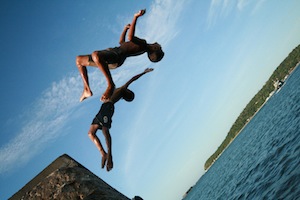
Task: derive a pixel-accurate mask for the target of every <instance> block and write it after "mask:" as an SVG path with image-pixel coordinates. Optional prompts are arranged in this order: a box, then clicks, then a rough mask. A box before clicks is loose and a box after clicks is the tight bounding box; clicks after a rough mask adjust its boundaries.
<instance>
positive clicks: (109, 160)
mask: <svg viewBox="0 0 300 200" xmlns="http://www.w3.org/2000/svg"><path fill="white" fill-rule="evenodd" d="M102 133H103V135H104V137H105V140H106V146H107V165H106V170H107V171H110V170H111V169H112V168H113V160H112V149H111V146H112V145H111V136H110V133H109V129H108V128H106V127H102Z"/></svg>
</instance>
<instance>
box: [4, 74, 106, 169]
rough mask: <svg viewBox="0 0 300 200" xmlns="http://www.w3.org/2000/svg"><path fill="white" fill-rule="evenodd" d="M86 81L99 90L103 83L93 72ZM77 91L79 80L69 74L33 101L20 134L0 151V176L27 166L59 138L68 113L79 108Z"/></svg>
mask: <svg viewBox="0 0 300 200" xmlns="http://www.w3.org/2000/svg"><path fill="white" fill-rule="evenodd" d="M90 80H91V82H95V85H98V86H99V88H100V87H101V86H100V85H101V83H103V81H102V80H99V74H98V73H97V71H94V72H93V73H91V74H90ZM102 87H103V85H102ZM81 91H82V81H81V78H80V76H79V75H73V74H70V75H68V76H67V77H65V78H63V79H62V80H60V81H58V82H53V83H52V85H51V86H50V87H49V88H48V89H46V90H45V91H44V92H43V94H42V95H41V97H39V98H37V100H36V101H35V103H34V104H33V106H32V107H30V108H29V109H28V112H25V113H23V114H22V116H23V117H22V120H24V119H25V120H24V121H23V124H24V126H23V127H21V128H20V132H19V133H18V134H17V135H16V137H15V138H13V139H11V141H9V142H8V143H7V144H6V145H4V146H2V147H1V148H0V160H1V165H0V174H2V173H5V172H6V171H9V170H10V169H12V168H13V167H14V166H16V165H15V163H18V166H20V165H22V164H24V163H26V162H28V161H29V160H30V159H31V158H32V157H33V156H34V155H36V154H37V153H38V152H40V150H41V149H43V148H44V147H45V145H46V143H48V142H49V141H52V140H55V139H56V138H57V137H58V136H59V135H61V130H62V128H63V127H64V126H65V125H66V122H67V121H68V119H70V116H69V115H70V113H72V110H73V109H75V108H76V107H77V106H78V105H79V99H78V98H79V96H80V94H81ZM24 116H26V117H24Z"/></svg>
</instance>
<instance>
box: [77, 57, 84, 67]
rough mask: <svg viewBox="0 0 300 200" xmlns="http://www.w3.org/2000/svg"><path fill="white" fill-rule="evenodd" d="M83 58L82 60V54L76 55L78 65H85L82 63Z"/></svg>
mask: <svg viewBox="0 0 300 200" xmlns="http://www.w3.org/2000/svg"><path fill="white" fill-rule="evenodd" d="M81 60H82V56H76V65H77V67H78V68H82V67H83V66H82V64H81V63H82V62H81Z"/></svg>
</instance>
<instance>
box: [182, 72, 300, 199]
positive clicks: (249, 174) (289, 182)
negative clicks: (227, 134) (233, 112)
mask: <svg viewBox="0 0 300 200" xmlns="http://www.w3.org/2000/svg"><path fill="white" fill-rule="evenodd" d="M196 199H197V200H198V199H201V200H206V199H209V200H215V199H220V200H221V199H224V200H230V199H250V200H252V199H271V200H277V199H284V200H290V199H292V200H294V199H295V200H296V199H300V66H298V67H297V69H296V70H295V71H294V72H293V74H292V75H291V76H290V77H289V78H288V80H287V81H286V83H285V85H284V86H283V87H282V89H281V90H280V91H279V92H278V93H277V94H275V95H273V96H272V98H271V99H270V100H269V101H268V102H267V103H266V104H265V106H264V107H263V108H262V109H261V110H260V111H259V112H258V113H257V114H256V116H255V117H254V118H253V119H252V120H251V121H250V122H249V124H248V125H247V126H246V127H245V129H244V130H243V131H242V132H241V133H240V134H239V136H238V137H237V138H236V139H235V140H234V141H233V142H232V143H231V145H230V146H229V147H228V148H227V150H226V151H225V152H224V153H223V154H222V155H221V157H220V158H219V159H218V160H217V161H216V162H215V164H214V165H213V166H212V167H211V168H210V169H209V170H208V172H207V173H206V174H204V175H203V176H202V177H201V178H200V179H199V181H198V182H197V183H196V185H195V186H194V187H193V189H192V190H191V191H190V193H189V194H188V195H187V196H186V198H185V199H184V200H196Z"/></svg>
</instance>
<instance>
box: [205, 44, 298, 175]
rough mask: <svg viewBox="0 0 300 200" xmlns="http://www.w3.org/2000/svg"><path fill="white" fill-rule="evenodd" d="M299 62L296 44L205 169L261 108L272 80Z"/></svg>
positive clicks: (280, 76)
mask: <svg viewBox="0 0 300 200" xmlns="http://www.w3.org/2000/svg"><path fill="white" fill-rule="evenodd" d="M299 62H300V45H298V46H297V47H296V48H295V49H293V51H292V52H291V53H290V54H289V55H288V56H287V57H286V58H285V59H284V60H283V61H282V63H281V64H280V65H279V66H278V67H277V68H276V70H275V71H274V72H273V74H272V75H271V77H270V78H269V80H268V81H267V82H266V83H265V85H264V86H263V87H262V89H261V90H260V91H259V92H258V93H257V94H256V95H255V96H254V97H253V98H252V99H251V100H250V102H249V103H248V104H247V106H246V107H245V108H244V110H243V111H242V112H241V113H240V115H239V116H238V118H237V119H236V121H235V122H234V123H233V125H232V127H231V128H230V130H229V132H228V134H227V136H226V138H225V139H224V141H223V142H222V143H221V145H220V146H219V147H218V149H217V150H216V152H215V153H214V154H213V155H211V156H210V157H209V158H208V159H207V161H206V162H205V165H204V169H205V170H207V169H208V168H209V167H210V166H211V165H212V164H213V163H214V162H215V160H216V159H217V158H218V157H219V156H220V155H221V153H222V152H223V151H224V150H225V149H226V148H227V146H228V145H229V144H230V143H231V141H232V140H233V139H234V138H235V137H236V136H237V135H238V134H239V132H240V131H241V130H242V129H243V127H244V126H245V125H246V124H247V122H248V121H249V120H250V119H251V118H252V117H253V116H254V114H255V113H256V112H257V111H258V110H259V109H260V108H261V106H262V105H263V104H264V103H265V102H266V100H267V98H268V97H269V96H270V94H271V92H273V91H274V85H273V84H274V81H276V80H283V79H284V78H285V77H286V76H287V75H289V74H290V73H291V72H292V71H293V70H294V69H295V67H296V65H297V64H298V63H299Z"/></svg>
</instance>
